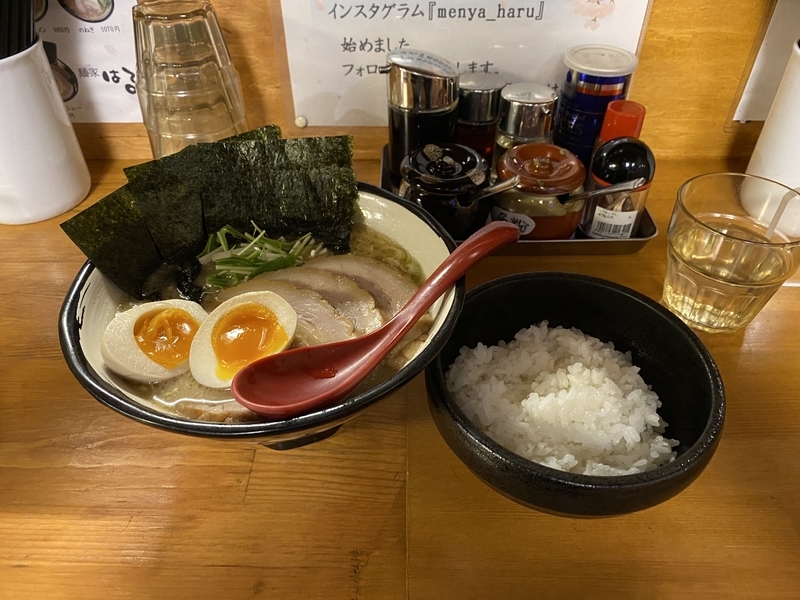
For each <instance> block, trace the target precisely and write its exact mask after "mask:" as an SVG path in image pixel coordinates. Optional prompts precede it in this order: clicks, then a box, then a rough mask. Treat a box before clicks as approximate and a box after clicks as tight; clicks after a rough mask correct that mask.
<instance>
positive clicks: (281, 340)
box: [189, 291, 297, 388]
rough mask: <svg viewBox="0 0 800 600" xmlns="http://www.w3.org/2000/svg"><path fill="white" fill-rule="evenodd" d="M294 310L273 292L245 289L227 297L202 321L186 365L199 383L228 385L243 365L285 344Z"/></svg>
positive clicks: (293, 323) (290, 337) (291, 332)
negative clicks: (248, 290) (227, 298)
mask: <svg viewBox="0 0 800 600" xmlns="http://www.w3.org/2000/svg"><path fill="white" fill-rule="evenodd" d="M296 328H297V313H296V312H295V311H294V309H293V308H292V307H291V305H290V304H289V303H288V302H286V300H284V299H283V298H281V297H280V296H279V295H277V294H275V293H273V292H266V291H262V292H247V293H244V294H240V295H239V296H234V297H233V298H230V299H229V300H226V301H225V302H223V303H222V304H220V305H219V306H218V307H217V308H215V309H214V310H213V311H211V313H210V314H209V315H208V318H207V319H206V320H205V321H203V324H202V325H201V326H200V329H199V330H198V332H197V335H196V336H195V337H194V341H193V342H192V349H191V352H190V358H189V367H190V368H191V370H192V376H193V377H194V378H195V379H196V380H197V382H198V383H200V384H201V385H205V386H208V387H213V388H227V387H230V386H231V381H232V380H233V377H234V375H236V373H238V372H239V371H240V370H241V369H242V367H245V366H246V365H249V364H250V363H252V362H255V361H256V360H258V359H260V358H264V357H265V356H269V355H271V354H275V353H277V352H281V351H282V350H285V349H286V348H288V347H289V346H290V345H291V343H292V340H293V339H294V332H295V329H296Z"/></svg>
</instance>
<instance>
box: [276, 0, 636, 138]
mask: <svg viewBox="0 0 800 600" xmlns="http://www.w3.org/2000/svg"><path fill="white" fill-rule="evenodd" d="M651 1H652V0H649V1H648V0H509V1H498V0H493V1H480V0H470V1H468V2H465V1H464V0H437V1H435V2H414V1H410V2H394V1H393V2H369V1H365V0H304V1H301V0H281V3H280V4H281V11H282V16H283V28H284V37H285V40H286V57H287V62H288V70H289V75H290V79H291V92H292V102H293V104H294V112H295V118H296V120H297V121H298V122H307V123H308V125H310V126H385V125H386V124H387V111H386V76H385V75H382V74H380V73H379V72H378V69H379V67H381V66H382V65H385V64H386V59H385V57H386V53H387V52H390V51H392V50H399V49H404V48H411V49H416V50H425V51H428V52H432V53H435V54H438V55H440V56H442V57H444V58H446V59H448V60H450V61H451V62H452V63H454V64H455V65H456V67H457V68H458V70H459V72H460V73H467V72H476V71H485V72H494V73H499V74H500V75H502V76H503V77H505V78H506V80H507V81H508V82H509V83H511V82H516V81H538V82H541V83H545V84H548V85H550V86H551V87H553V88H554V89H556V90H557V89H558V87H559V86H560V85H561V82H562V80H563V78H564V72H565V67H564V62H563V57H564V53H565V52H566V50H567V49H569V48H570V47H572V46H577V45H581V44H604V45H610V46H616V47H619V48H623V49H625V50H630V51H632V52H636V51H637V50H638V49H639V44H640V40H641V38H642V35H643V32H644V28H645V22H646V20H647V16H648V14H649V7H650V2H651Z"/></svg>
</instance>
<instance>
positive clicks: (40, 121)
mask: <svg viewBox="0 0 800 600" xmlns="http://www.w3.org/2000/svg"><path fill="white" fill-rule="evenodd" d="M90 185H91V178H90V176H89V169H88V167H87V166H86V160H85V159H84V157H83V153H82V152H81V148H80V146H79V145H78V139H77V138H76V137H75V130H74V129H73V128H72V122H71V121H70V118H69V114H67V109H66V107H65V106H64V102H63V101H62V99H61V96H60V94H59V92H58V87H57V86H56V82H55V79H54V77H53V72H52V71H51V70H50V63H49V62H48V61H47V56H46V55H45V52H44V47H43V46H42V40H41V39H39V40H38V41H37V42H36V43H35V44H34V45H33V46H31V47H30V48H28V49H27V50H23V51H22V52H19V53H18V54H14V55H12V56H9V57H7V58H4V59H2V60H0V223H4V224H6V225H19V224H23V223H33V222H35V221H43V220H44V219H49V218H51V217H55V216H56V215H60V214H61V213H63V212H66V211H68V210H69V209H71V208H73V207H74V206H76V205H77V204H78V203H80V202H81V201H82V200H83V199H84V198H86V195H87V194H88V193H89V186H90Z"/></svg>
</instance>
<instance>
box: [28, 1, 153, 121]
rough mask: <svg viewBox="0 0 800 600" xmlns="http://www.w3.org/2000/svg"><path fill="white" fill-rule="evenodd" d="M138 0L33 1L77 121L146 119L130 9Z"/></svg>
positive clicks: (41, 33)
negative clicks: (138, 88)
mask: <svg viewBox="0 0 800 600" xmlns="http://www.w3.org/2000/svg"><path fill="white" fill-rule="evenodd" d="M135 4H136V0H35V1H34V11H35V17H36V31H37V33H38V34H39V37H40V38H41V39H42V42H43V43H44V47H45V51H46V52H47V58H48V60H49V61H50V67H51V68H52V70H53V75H54V76H55V78H56V83H57V84H58V89H59V91H60V92H61V98H62V99H63V100H64V103H65V104H66V107H67V112H68V113H69V115H70V117H71V118H72V120H73V122H75V123H101V122H110V123H135V122H141V121H142V113H141V110H140V108H139V100H138V99H137V97H136V75H135V73H136V52H135V49H134V42H133V18H132V16H131V10H132V8H133V6H134V5H135Z"/></svg>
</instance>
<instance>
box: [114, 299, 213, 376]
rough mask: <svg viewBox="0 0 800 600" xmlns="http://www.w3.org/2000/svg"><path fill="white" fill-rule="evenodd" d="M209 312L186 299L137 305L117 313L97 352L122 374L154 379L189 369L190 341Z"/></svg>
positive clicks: (180, 373)
mask: <svg viewBox="0 0 800 600" xmlns="http://www.w3.org/2000/svg"><path fill="white" fill-rule="evenodd" d="M207 316H208V313H206V311H205V310H203V309H202V308H201V307H200V305H198V304H196V303H194V302H190V301H188V300H162V301H159V302H149V303H147V304H140V305H138V306H135V307H134V308H131V309H129V310H126V311H125V312H121V313H119V314H118V315H116V316H115V317H114V318H113V319H112V320H111V322H110V323H109V324H108V326H107V327H106V330H105V332H104V334H103V341H102V344H101V345H100V354H101V356H102V357H103V361H105V363H106V366H107V367H108V368H109V369H110V370H111V371H113V372H114V373H117V374H118V375H122V376H123V377H127V378H128V379H133V380H135V381H144V382H153V381H162V380H164V379H171V378H172V377H177V376H178V375H182V374H183V373H185V372H186V371H188V370H189V352H190V349H191V346H192V340H193V339H194V337H195V335H196V334H197V332H198V331H199V329H200V326H201V324H202V323H203V322H204V321H205V319H206V317H207Z"/></svg>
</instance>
